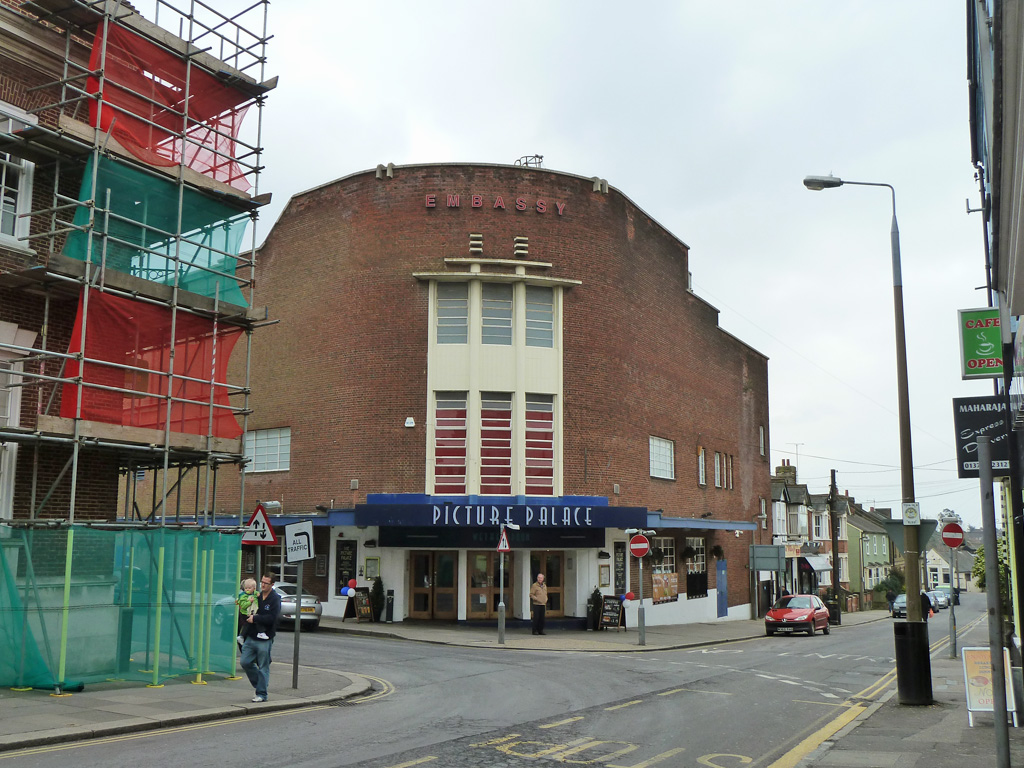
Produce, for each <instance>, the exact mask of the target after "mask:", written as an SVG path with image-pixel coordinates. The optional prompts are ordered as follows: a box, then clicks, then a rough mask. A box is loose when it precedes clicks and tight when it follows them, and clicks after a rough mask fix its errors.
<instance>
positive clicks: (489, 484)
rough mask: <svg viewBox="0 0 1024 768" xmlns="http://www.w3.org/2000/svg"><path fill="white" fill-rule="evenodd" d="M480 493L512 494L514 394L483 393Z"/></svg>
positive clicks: (481, 407)
mask: <svg viewBox="0 0 1024 768" xmlns="http://www.w3.org/2000/svg"><path fill="white" fill-rule="evenodd" d="M480 493H482V494H500V495H508V494H511V493H512V395H511V394H508V393H499V392H483V393H481V402H480Z"/></svg>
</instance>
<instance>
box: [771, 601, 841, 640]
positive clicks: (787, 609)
mask: <svg viewBox="0 0 1024 768" xmlns="http://www.w3.org/2000/svg"><path fill="white" fill-rule="evenodd" d="M816 629H820V630H821V631H822V632H824V633H825V634H826V635H827V634H828V633H829V626H828V608H826V607H825V604H824V603H823V602H821V600H820V599H819V598H818V597H817V595H787V596H786V597H780V598H779V599H778V600H776V601H775V605H773V606H772V607H771V610H769V611H768V613H767V614H765V617H764V631H765V634H766V635H768V636H771V635H774V634H775V633H776V632H806V633H807V634H808V635H814V631H815V630H816Z"/></svg>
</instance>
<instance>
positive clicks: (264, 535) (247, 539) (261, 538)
mask: <svg viewBox="0 0 1024 768" xmlns="http://www.w3.org/2000/svg"><path fill="white" fill-rule="evenodd" d="M242 543H243V544H277V534H276V533H274V529H273V528H272V527H271V525H270V518H269V517H267V510H265V509H264V508H263V505H262V504H257V505H256V510H255V511H254V512H253V513H252V517H250V518H249V522H248V523H246V526H245V533H243V534H242Z"/></svg>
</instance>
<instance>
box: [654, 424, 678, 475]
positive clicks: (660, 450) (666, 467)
mask: <svg viewBox="0 0 1024 768" xmlns="http://www.w3.org/2000/svg"><path fill="white" fill-rule="evenodd" d="M649 445H650V447H649V450H650V454H651V460H650V461H651V477H661V478H664V479H665V480H675V479H676V462H675V443H673V442H672V441H671V440H666V439H665V438H663V437H655V436H654V435H651V436H650V441H649Z"/></svg>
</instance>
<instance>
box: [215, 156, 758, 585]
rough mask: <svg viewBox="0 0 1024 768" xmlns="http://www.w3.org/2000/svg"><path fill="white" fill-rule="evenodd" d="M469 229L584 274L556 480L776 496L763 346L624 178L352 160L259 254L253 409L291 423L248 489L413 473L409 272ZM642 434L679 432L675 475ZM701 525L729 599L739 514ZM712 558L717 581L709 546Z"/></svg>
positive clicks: (567, 309) (415, 433)
mask: <svg viewBox="0 0 1024 768" xmlns="http://www.w3.org/2000/svg"><path fill="white" fill-rule="evenodd" d="M449 194H458V195H459V207H458V208H455V207H449V205H448V195H449ZM474 194H476V195H480V197H481V199H482V204H481V205H480V206H479V207H473V200H472V197H471V195H474ZM427 195H435V206H434V207H428V206H427ZM498 197H501V198H502V201H503V202H504V204H505V208H504V209H501V208H495V201H496V199H497V198H498ZM517 199H522V200H523V201H524V205H523V207H525V210H517V209H516V200H517ZM538 201H543V202H542V203H540V204H538ZM556 204H557V205H563V206H564V208H563V210H562V214H561V215H559V213H558V209H557V207H556ZM541 206H542V207H543V208H544V211H543V212H541V211H539V210H538V208H539V207H541ZM470 233H480V234H482V235H483V238H484V254H485V255H486V256H488V257H491V258H505V259H511V258H512V244H513V238H514V237H515V236H517V235H526V236H528V237H529V251H530V253H529V257H528V258H529V259H530V260H534V261H544V262H550V263H551V264H552V265H553V266H552V268H551V269H550V270H549V271H547V272H546V274H550V275H552V276H556V277H561V278H570V279H578V280H581V281H582V285H581V286H579V287H575V288H572V289H570V290H568V292H567V294H566V300H565V306H564V325H563V330H564V366H565V374H564V387H565V402H564V404H563V406H564V418H565V421H564V428H565V429H564V442H563V446H564V452H565V457H564V492H565V493H566V494H586V495H598V496H608V497H609V498H610V500H611V503H612V504H617V505H637V506H646V507H648V508H650V509H662V510H664V515H665V516H666V517H671V516H681V517H699V516H700V515H701V514H703V513H706V512H710V513H711V514H712V515H713V517H714V519H719V520H721V519H729V520H743V521H746V522H750V521H751V520H752V519H753V517H754V516H755V515H756V514H757V513H758V512H759V510H760V505H759V499H760V497H764V498H766V499H768V498H770V480H769V476H770V468H769V466H768V458H767V456H761V455H760V453H759V447H758V428H759V427H761V426H763V427H764V428H765V436H766V440H767V428H768V392H767V361H766V359H765V358H764V356H762V355H761V354H759V353H758V352H756V351H755V350H752V349H751V348H749V347H748V346H746V345H744V344H743V343H742V342H740V341H739V340H737V339H735V338H734V337H732V336H730V335H729V334H726V333H724V332H722V331H721V330H720V329H719V328H718V327H717V314H718V313H717V310H715V309H714V308H713V307H711V306H710V305H708V304H707V303H706V302H704V301H703V300H701V299H700V298H698V297H697V296H695V295H693V294H692V293H690V292H689V291H688V290H687V269H688V248H687V246H686V245H685V244H684V243H682V242H680V241H679V240H678V239H676V238H675V237H674V236H673V235H672V234H670V233H668V232H666V231H665V230H664V229H663V228H662V227H661V226H660V225H658V224H657V222H654V221H653V220H651V219H650V218H649V217H648V216H646V215H645V214H644V213H643V211H641V210H640V209H638V208H637V207H636V206H635V205H634V204H633V203H632V202H631V201H630V200H628V199H627V198H625V197H624V196H623V195H622V194H620V193H618V192H616V191H615V190H611V191H610V192H609V193H607V194H602V193H600V192H593V191H592V182H591V181H590V180H588V179H582V178H579V177H574V176H569V175H565V174H558V173H551V172H548V171H544V170H536V169H527V168H519V167H502V166H422V167H417V166H412V167H400V168H397V169H396V170H395V178H394V179H384V180H377V179H375V178H374V174H373V173H372V172H368V173H362V174H356V175H353V176H350V177H346V178H343V179H341V180H339V181H336V182H332V183H330V184H326V185H324V186H322V187H319V188H317V189H314V190H311V191H309V192H306V193H304V194H302V195H298V196H296V197H294V198H293V199H292V200H291V201H290V202H289V204H288V206H287V207H286V209H285V211H284V212H283V213H282V215H281V217H280V219H279V220H278V222H277V224H276V225H275V227H274V229H273V231H272V232H271V233H270V235H269V237H268V238H267V241H266V243H265V245H264V247H263V249H262V250H261V252H260V254H259V264H258V268H257V283H256V303H257V304H258V305H263V304H266V305H268V306H269V309H270V315H271V318H272V319H274V320H278V321H279V322H278V323H277V324H276V325H272V326H268V327H265V328H262V329H260V330H259V331H258V332H257V333H256V335H255V337H254V343H253V357H252V370H253V380H252V388H253V396H252V406H253V409H254V414H253V416H252V417H251V418H250V421H249V428H250V429H264V428H273V427H284V426H290V427H291V429H292V453H291V467H292V469H291V471H289V472H282V473H265V474H263V473H261V474H255V475H249V476H248V477H247V478H246V492H245V496H246V505H245V506H246V507H247V508H250V507H251V506H252V505H253V504H254V503H255V500H256V499H275V500H280V501H282V502H283V504H284V509H285V511H286V512H290V513H295V514H298V513H301V512H303V511H311V510H312V509H313V507H314V506H315V505H317V504H328V503H330V500H331V499H333V500H334V503H335V506H338V507H343V506H349V505H351V504H352V503H355V502H362V501H364V500H365V497H366V494H367V493H387V492H420V493H421V492H424V490H425V487H424V480H425V462H426V433H425V415H426V410H427V402H426V396H427V392H426V365H427V360H426V354H427V339H428V328H427V321H428V310H429V307H428V306H427V293H428V292H427V285H426V283H425V282H421V281H418V280H416V279H415V278H414V277H413V274H414V273H416V272H430V271H443V270H444V269H445V266H444V261H443V259H444V258H445V257H464V256H469V234H470ZM459 269H460V270H462V269H464V268H463V267H460V268H459ZM236 362H237V361H236ZM407 416H412V417H414V418H415V419H416V424H417V426H416V427H415V428H414V429H408V428H405V427H404V426H403V423H404V421H405V418H406V417H407ZM650 435H656V436H659V437H663V438H666V439H669V440H673V441H674V443H675V472H676V479H675V480H674V481H673V480H659V479H653V478H651V477H650V476H649V463H648V438H649V436H650ZM698 445H701V446H704V448H705V450H706V452H707V457H708V485H707V486H704V487H701V486H698V484H697V482H696V477H697V475H696V472H697V469H696V449H697V446H698ZM715 451H719V452H721V453H723V454H728V455H731V456H733V457H734V467H733V488H732V489H731V490H728V489H720V488H715V487H714V473H713V456H714V452H715ZM237 477H238V475H237V472H235V471H234V470H226V471H222V472H221V474H220V477H219V480H218V508H221V509H226V510H227V511H233V510H232V505H233V504H235V505H237ZM352 479H358V480H359V490H358V491H357V492H352V491H351V490H350V489H349V482H350V480H352ZM616 483H617V484H619V488H620V494H619V495H618V496H616V495H615V494H614V491H613V486H614V484H616ZM707 539H708V548H709V549H710V547H711V546H713V545H714V544H720V545H721V546H722V547H723V549H724V550H725V554H726V557H727V558H728V560H729V582H730V589H729V592H730V600H729V602H730V603H731V604H738V603H745V602H747V599H748V598H747V573H746V569H745V563H746V548H747V546H748V545H749V544H750V543H751V536H750V534H749V533H746V532H745V533H743V534H742V535H741V538H739V539H737V538H736V537H735V536H734V535H733V533H732V531H728V532H725V531H721V532H717V533H714V532H709V533H708V536H707ZM709 567H710V568H711V569H712V572H711V574H710V581H711V586H712V587H713V586H714V573H713V560H711V559H710V558H709Z"/></svg>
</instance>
